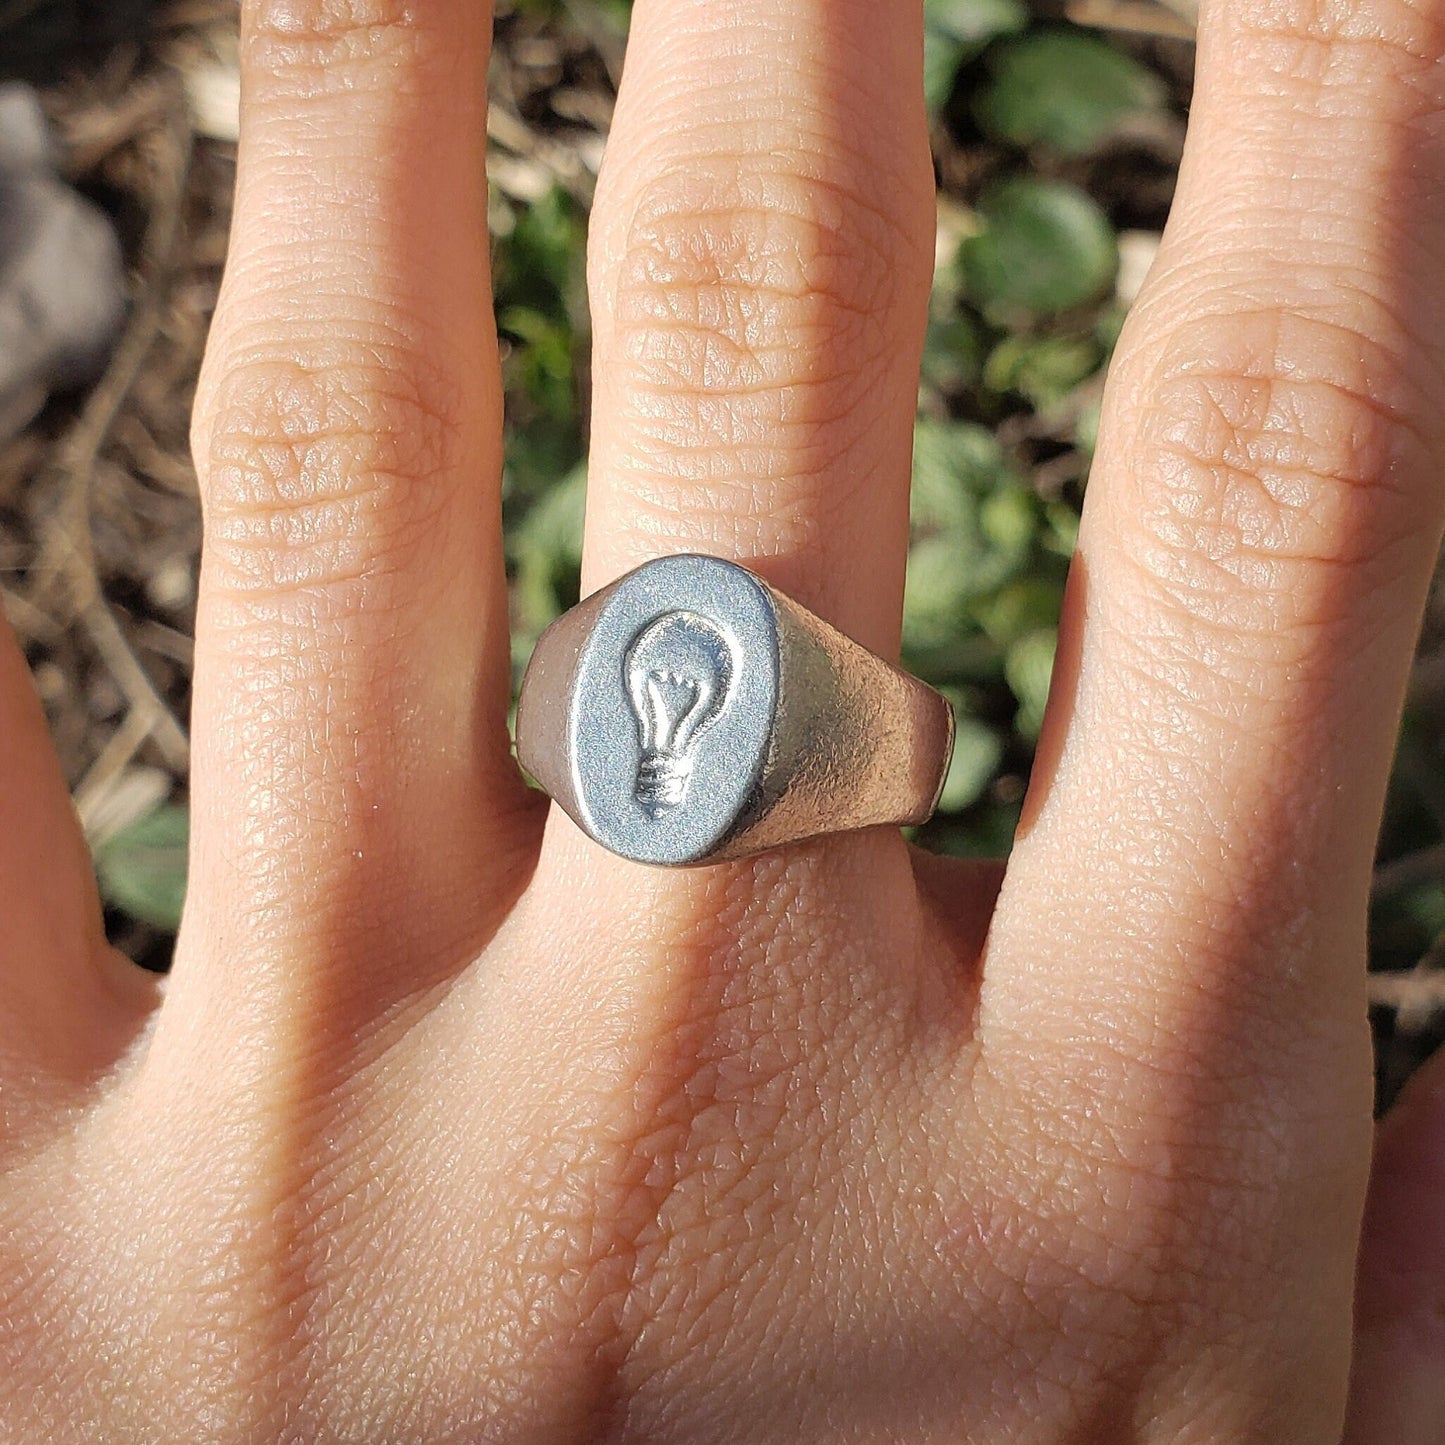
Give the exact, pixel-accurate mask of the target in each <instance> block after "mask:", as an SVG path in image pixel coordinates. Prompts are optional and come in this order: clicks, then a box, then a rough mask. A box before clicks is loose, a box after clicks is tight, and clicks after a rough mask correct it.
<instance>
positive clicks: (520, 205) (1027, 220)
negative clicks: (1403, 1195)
mask: <svg viewBox="0 0 1445 1445" xmlns="http://www.w3.org/2000/svg"><path fill="white" fill-rule="evenodd" d="M629 11H630V6H629V3H628V0H508V3H506V4H504V6H503V7H502V9H501V10H499V14H502V13H503V12H505V13H506V14H507V15H509V16H511V17H512V18H513V20H515V21H519V22H521V24H522V26H523V32H522V33H523V35H524V39H525V38H526V37H530V38H531V40H533V41H535V39H536V37H537V36H538V35H539V34H543V33H550V34H552V35H553V36H554V37H560V38H561V42H562V43H559V44H557V45H555V46H554V47H553V49H554V51H555V52H557V53H561V54H564V55H569V56H572V57H574V58H575V56H576V55H577V54H579V53H582V52H584V51H587V50H588V48H589V47H596V46H598V45H600V46H602V47H603V48H605V47H606V46H607V45H608V44H612V45H614V46H617V47H619V53H620V39H621V37H622V36H623V35H624V33H625V28H626V23H627V17H628V14H629ZM506 42H507V36H506V35H505V34H504V35H503V36H502V47H501V51H500V52H499V53H500V55H501V59H502V63H503V64H504V65H505V64H508V63H510V62H509V61H508V59H507V55H506ZM615 61H616V54H614V55H613V57H612V62H611V69H610V70H609V69H607V68H605V67H603V66H601V65H600V64H597V63H595V53H594V63H593V64H592V67H591V70H590V72H588V73H579V71H578V69H577V66H576V64H575V59H574V60H572V61H568V62H567V63H565V64H564V63H560V62H558V63H556V65H555V69H556V72H557V78H556V79H555V80H553V81H546V80H535V81H530V82H528V84H529V86H530V87H531V88H530V89H527V91H526V95H525V96H524V97H522V98H521V99H520V100H519V101H518V104H519V107H520V108H519V112H518V114H519V115H520V116H521V117H522V119H523V121H524V122H525V125H526V126H536V127H538V128H539V133H543V134H546V133H548V132H549V131H550V132H552V133H553V135H554V137H555V136H557V135H560V136H562V137H563V141H562V142H561V143H563V144H565V136H566V126H567V125H569V124H572V123H573V122H571V121H568V120H567V119H566V116H565V115H561V112H560V111H558V110H553V109H549V104H550V102H549V101H548V99H547V94H546V87H547V86H548V85H551V86H552V87H553V88H554V89H555V90H556V93H557V95H558V96H559V97H566V96H568V95H569V94H570V96H571V100H569V101H567V102H566V103H565V104H564V105H563V106H562V109H563V110H567V107H568V106H569V105H570V107H571V109H570V110H568V111H567V113H568V114H575V113H576V99H575V97H576V93H577V90H578V87H579V86H581V87H585V86H587V85H591V86H593V87H594V88H596V87H598V86H601V87H602V88H603V89H605V88H606V87H607V86H609V85H610V79H608V78H607V77H608V76H611V75H615ZM569 66H571V68H570V69H569ZM542 69H543V70H545V67H543V68H542ZM514 71H515V74H514V77H513V78H514V79H515V75H520V74H522V73H523V72H527V64H524V63H521V62H519V63H518V64H517V66H516V67H515V68H514ZM533 71H536V73H537V74H540V73H541V71H537V68H536V67H535V66H534V67H533ZM527 73H528V74H531V73H532V72H527ZM925 86H926V97H927V101H928V105H929V109H930V114H931V118H932V128H933V138H934V146H935V159H936V163H937V166H938V170H939V175H940V180H941V185H940V203H941V221H940V228H939V264H938V267H937V271H936V276H935V283H934V288H933V295H932V299H931V302H930V307H929V320H928V330H927V335H926V341H925V348H924V354H923V366H922V377H921V384H920V389H919V401H918V405H919V415H918V422H917V428H916V445H915V460H914V478H913V481H914V487H913V499H912V512H911V542H910V553H909V566H908V573H907V584H906V593H905V598H904V617H903V653H904V662H905V664H906V665H907V666H908V667H910V668H911V669H913V670H914V671H916V672H917V673H919V674H920V675H921V676H923V677H924V678H926V679H927V680H929V681H930V682H932V683H933V684H934V685H936V686H937V687H939V688H940V689H941V690H942V691H943V692H944V693H945V694H946V695H947V696H948V697H949V698H950V700H951V701H952V702H953V704H954V707H955V709H956V712H957V719H958V733H957V745H956V747H955V751H954V756H953V761H952V765H951V767H950V769H949V773H948V777H947V779H946V781H945V784H944V788H943V794H942V799H941V804H940V809H939V812H938V815H937V816H936V817H935V818H934V819H933V821H932V822H930V823H929V824H927V825H926V826H925V827H924V828H922V829H920V830H919V833H918V836H919V839H920V841H922V842H924V843H925V844H927V845H928V846H930V847H933V848H937V849H940V850H943V851H947V852H951V853H956V854H965V855H997V854H1001V853H1003V852H1006V851H1007V849H1008V847H1009V846H1010V843H1011V840H1012V836H1013V832H1014V829H1015V826H1016V824H1017V821H1018V816H1019V808H1020V804H1021V801H1022V797H1023V793H1024V787H1025V784H1026V781H1027V777H1028V771H1029V767H1030V765H1031V762H1032V757H1033V747H1034V742H1035V740H1036V738H1037V736H1038V731H1039V727H1040V723H1041V720H1042V715H1043V708H1044V703H1045V699H1046V698H1047V695H1048V687H1049V679H1050V672H1051V668H1052V664H1053V658H1054V651H1055V645H1056V639H1057V631H1058V620H1059V610H1060V606H1061V602H1062V598H1063V590H1064V581H1065V575H1066V572H1067V568H1068V562H1069V558H1070V555H1071V553H1072V551H1073V547H1074V542H1075V538H1076V536H1077V533H1078V526H1079V515H1080V508H1081V505H1082V501H1083V493H1084V487H1085V483H1086V479H1087V473H1088V466H1089V461H1090V458H1091V457H1092V454H1093V449H1094V440H1095V436H1096V433H1097V428H1098V418H1099V399H1100V391H1101V382H1102V376H1103V372H1104V368H1105V367H1106V365H1107V363H1108V360H1109V356H1110V353H1111V351H1112V349H1113V346H1114V343H1115V340H1116V338H1117V337H1118V334H1119V329H1120V326H1121V324H1122V321H1123V317H1124V313H1125V305H1124V301H1123V300H1121V299H1120V298H1118V297H1116V295H1115V281H1116V273H1117V270H1118V256H1119V248H1118V228H1119V227H1121V226H1124V227H1128V228H1132V229H1136V230H1137V229H1143V230H1144V231H1146V232H1157V231H1158V230H1159V229H1160V228H1161V227H1162V224H1163V219H1164V214H1165V211H1166V210H1167V206H1168V202H1169V196H1170V193H1171V188H1172V175H1173V167H1174V164H1175V162H1176V160H1177V153H1178V143H1179V138H1180V135H1181V133H1182V111H1183V108H1184V105H1185V104H1186V103H1187V97H1188V64H1187V57H1186V59H1185V61H1184V62H1183V63H1182V64H1180V65H1178V66H1177V67H1176V68H1175V69H1174V70H1173V71H1171V70H1170V68H1169V66H1168V65H1167V64H1165V63H1164V61H1163V59H1162V52H1159V51H1157V50H1152V49H1151V48H1150V47H1149V46H1148V45H1146V44H1144V43H1140V42H1133V41H1118V42H1116V40H1115V39H1114V38H1105V37H1103V36H1102V35H1100V34H1097V33H1093V32H1089V31H1085V30H1082V29H1078V28H1076V27H1070V26H1066V25H1061V24H1057V23H1053V22H1052V21H1047V22H1046V21H1040V20H1039V19H1037V18H1035V17H1034V16H1033V14H1032V12H1031V10H1030V9H1029V7H1028V5H1027V4H1026V3H1024V0H925ZM568 87H571V90H570V92H569V90H568ZM600 100H601V105H602V113H603V114H605V111H606V108H607V105H608V104H609V103H610V101H609V97H608V96H606V95H601V96H600ZM559 116H560V119H559ZM1161 136H1162V137H1163V140H1162V142H1161V140H1160V137H1161ZM581 194H585V187H584V188H579V187H577V186H573V187H571V189H564V188H563V186H562V185H560V184H559V185H558V186H556V187H555V188H553V189H551V190H545V191H538V192H537V193H536V194H530V195H528V196H527V198H526V199H518V196H517V194H516V193H515V190H508V191H503V190H501V189H498V188H495V187H494V189H493V193H492V197H491V219H492V225H493V232H494V256H493V268H494V284H495V294H496V313H497V324H498V329H499V332H500V336H501V342H502V373H503V383H504V386H505V391H506V417H507V430H506V469H505V477H504V487H503V508H504V524H505V533H506V548H507V565H508V569H509V577H510V581H511V597H512V622H513V662H514V673H515V675H516V676H517V677H518V678H520V675H521V670H522V668H523V667H524V665H525V662H526V659H527V656H528V655H529V653H530V651H531V648H532V645H533V643H534V642H535V640H536V638H537V636H538V634H539V633H540V632H541V630H542V629H543V628H544V627H546V626H547V624H548V623H549V622H550V621H551V620H552V619H553V618H555V617H556V616H557V615H558V614H559V613H560V612H561V611H563V610H564V609H565V608H567V607H568V606H570V605H571V604H572V603H574V602H575V601H576V600H577V597H578V590H579V581H578V579H579V570H580V563H581V538H582V519H583V510H584V504H585V493H586V462H585V456H586V433H587V426H588V415H587V405H588V391H589V364H590V359H589V351H590V325H589V319H588V314H587V303H586V294H585V284H584V263H583V254H584V243H585V234H586V225H587V217H586V213H585V207H584V205H583V204H582V203H581V202H580V201H579V200H578V199H577V196H578V195H581ZM1146 239H1147V238H1146ZM1437 611H1439V612H1440V613H1441V617H1440V619H1439V623H1438V626H1437V629H1436V630H1437V633H1438V634H1439V635H1438V637H1437V639H1436V644H1435V645H1436V646H1437V648H1438V649H1440V650H1441V655H1442V656H1445V605H1442V606H1441V607H1439V608H1437ZM1429 626H1430V624H1429V623H1428V622H1427V632H1428V628H1429ZM1432 706H1433V707H1434V711H1433V713H1431V712H1428V711H1427V712H1421V711H1419V710H1418V708H1417V709H1415V710H1412V711H1410V712H1407V716H1406V723H1405V728H1404V731H1403V733H1402V737H1401V744H1400V753H1399V758H1398V760H1397V766H1396V769H1395V774H1394V778H1393V780H1392V784H1391V789H1390V796H1389V801H1388V804H1387V808H1386V816H1385V826H1384V832H1383V835H1382V843H1381V857H1382V858H1384V859H1386V860H1387V865H1386V867H1385V868H1384V869H1383V870H1382V872H1381V874H1380V875H1379V878H1378V879H1377V887H1376V896H1375V898H1374V901H1373V907H1372V915H1371V948H1372V956H1373V959H1374V962H1375V965H1376V966H1377V967H1384V968H1394V969H1404V968H1409V967H1411V966H1412V965H1414V964H1415V962H1416V961H1417V960H1418V959H1419V958H1420V957H1421V955H1422V953H1424V952H1425V951H1426V950H1427V949H1428V948H1429V947H1431V945H1432V944H1434V943H1435V941H1436V940H1437V939H1438V938H1439V937H1440V935H1441V932H1442V929H1445V884H1442V883H1441V882H1440V878H1439V872H1440V870H1439V869H1438V868H1435V869H1433V870H1431V869H1429V868H1426V869H1421V868H1419V867H1418V866H1415V865H1416V864H1418V861H1419V860H1420V859H1421V858H1424V857H1426V856H1427V855H1429V854H1430V853H1431V852H1432V850H1438V849H1439V847H1440V844H1441V840H1442V839H1445V787H1442V785H1441V782H1440V780H1441V779H1442V778H1445V750H1442V745H1441V743H1440V741H1439V737H1440V728H1439V726H1438V719H1439V715H1440V711H1441V706H1442V704H1432ZM1391 859H1397V860H1399V859H1403V860H1404V863H1405V865H1407V866H1405V867H1403V868H1395V869H1393V870H1392V868H1391V867H1390V866H1389V863H1388V860H1391ZM97 867H98V872H99V875H100V879H101V886H102V890H103V893H104V896H105V898H106V901H107V903H108V904H110V905H111V906H113V907H115V908H118V909H120V910H123V911H125V912H127V913H129V914H130V915H132V916H133V917H136V918H140V919H143V920H146V921H147V922H149V923H151V924H153V925H155V926H157V927H161V928H172V927H174V925H175V921H176V919H177V918H178V916H179V909H180V903H181V898H182V895H183V892H184V886H185V815H184V812H183V811H182V810H179V809H176V808H173V807H165V808H162V809H160V810H159V811H157V812H155V813H152V814H150V815H148V816H147V817H145V818H143V819H142V820H141V821H140V822H138V823H135V824H133V825H131V826H130V827H128V828H126V829H125V830H123V831H122V832H121V833H119V834H117V835H116V836H114V837H112V838H110V839H109V840H108V841H107V842H105V843H103V844H102V845H101V846H100V847H99V848H98V849H97ZM1376 1023H1377V1025H1378V1026H1379V1027H1380V1028H1381V1029H1383V1030H1388V1029H1389V1028H1391V1027H1393V1024H1392V1023H1391V1022H1390V1021H1389V1019H1388V1018H1387V1017H1386V1016H1385V1015H1384V1014H1381V1013H1378V1012H1377V1015H1376ZM1399 1052H1400V1051H1399V1050H1396V1051H1395V1053H1396V1054H1397V1055H1398V1054H1399ZM1395 1082H1398V1080H1395V1079H1392V1078H1391V1077H1388V1076H1387V1073H1382V1085H1383V1087H1382V1093H1383V1095H1385V1096H1387V1095H1388V1094H1389V1092H1390V1091H1391V1089H1392V1088H1393V1086H1394V1083H1395Z"/></svg>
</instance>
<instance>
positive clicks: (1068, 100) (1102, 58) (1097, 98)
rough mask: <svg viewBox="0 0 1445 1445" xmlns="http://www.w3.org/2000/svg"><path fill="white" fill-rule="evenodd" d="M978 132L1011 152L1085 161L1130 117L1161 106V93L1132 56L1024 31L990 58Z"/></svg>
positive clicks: (1073, 37)
mask: <svg viewBox="0 0 1445 1445" xmlns="http://www.w3.org/2000/svg"><path fill="white" fill-rule="evenodd" d="M988 72H989V75H988V80H987V82H986V83H985V84H984V85H983V86H982V87H981V88H980V89H979V91H978V95H977V98H976V100H975V102H974V106H975V111H976V113H977V115H978V119H979V124H980V125H981V126H982V127H983V129H984V130H985V131H986V132H987V133H989V134H990V135H994V136H997V137H998V138H999V139H1000V140H1005V141H1009V142H1011V143H1012V144H1014V145H1019V146H1031V145H1035V144H1040V145H1044V146H1050V147H1052V148H1053V149H1054V150H1055V151H1057V152H1059V153H1060V154H1062V155H1085V154H1087V153H1088V152H1089V151H1091V150H1093V149H1094V148H1095V147H1096V146H1098V145H1099V144H1100V142H1102V141H1103V140H1105V139H1106V138H1107V137H1108V136H1109V135H1110V134H1111V133H1112V132H1114V131H1115V130H1116V129H1117V128H1118V127H1119V126H1120V125H1122V124H1123V123H1124V122H1126V121H1127V120H1129V118H1130V117H1131V116H1135V115H1138V114H1140V113H1145V112H1150V111H1157V110H1159V109H1161V108H1162V107H1163V105H1164V96H1165V91H1164V85H1163V82H1162V81H1161V80H1160V79H1159V77H1158V76H1157V75H1154V74H1153V73H1152V72H1151V71H1150V70H1148V69H1147V68H1146V67H1145V66H1143V65H1141V64H1140V63H1139V62H1138V61H1137V60H1135V59H1134V58H1133V57H1132V56H1129V55H1126V54H1124V53H1123V52H1122V51H1121V50H1118V49H1117V48H1116V47H1114V46H1112V45H1109V44H1108V43H1106V42H1105V41H1104V40H1101V39H1100V38H1099V37H1098V36H1095V35H1089V34H1085V33H1084V32H1082V31H1078V30H1064V29H1053V28H1049V29H1040V30H1033V31H1030V32H1029V33H1028V34H1027V35H1022V36H1020V37H1019V38H1018V39H1017V40H1015V41H1011V42H1010V43H1008V44H1006V45H999V46H996V47H995V48H994V49H993V51H992V52H991V53H990V56H989V63H988Z"/></svg>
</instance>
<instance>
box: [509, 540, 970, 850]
mask: <svg viewBox="0 0 1445 1445" xmlns="http://www.w3.org/2000/svg"><path fill="white" fill-rule="evenodd" d="M952 751H953V711H952V709H951V708H950V707H949V705H948V703H947V701H945V699H944V698H942V697H940V696H939V694H938V693H936V692H934V690H933V689H932V688H931V687H928V686H927V685H926V684H924V683H922V682H920V681H919V680H918V679H917V678H916V677H910V676H909V675H908V674H907V673H906V672H902V671H900V670H899V669H898V668H896V667H894V666H892V665H891V664H890V663H887V662H885V661H884V660H883V659H882V658H881V657H878V656H875V654H873V653H871V652H869V651H868V650H867V649H866V648H864V647H861V646H860V645H859V644H858V643H856V642H853V641H852V640H850V639H849V638H847V637H844V636H843V634H842V633H841V632H838V631H837V630H836V629H835V628H832V627H830V626H829V625H828V624H827V623H826V622H824V621H823V620H822V619H821V618H818V617H815V616H814V615H813V614H812V613H811V612H809V611H808V610H807V609H806V608H804V607H801V606H799V604H798V603H796V602H794V601H793V600H792V598H790V597H787V596H785V595H784V594H783V593H781V592H779V591H777V590H776V589H775V588H773V587H770V586H768V584H767V583H766V582H764V581H763V580H762V578H760V577H758V576H756V575H755V574H754V573H752V572H750V571H749V570H748V569H747V568H746V567H740V566H739V565H738V564H737V563H735V562H726V561H723V560H722V559H721V558H719V557H701V556H694V555H682V556H673V557H662V558H659V559H658V560H656V561H654V562H648V563H645V564H644V565H643V566H641V567H639V568H637V570H636V571H634V572H629V573H628V574H627V576H625V577H623V578H621V579H620V580H619V581H617V582H614V583H613V584H612V585H611V586H610V587H604V588H602V590H601V591H599V592H595V593H593V594H592V596H590V597H588V598H586V599H585V600H584V601H582V602H580V603H579V604H578V605H577V606H576V607H574V608H572V609H571V611H569V612H567V613H566V614H564V615H563V616H562V617H559V618H558V619H557V621H556V622H554V623H553V624H552V625H551V626H550V627H549V628H548V629H547V630H546V631H545V632H544V633H543V634H542V636H541V638H540V639H539V640H538V642H537V646H536V650H535V651H534V652H533V654H532V660H531V662H530V663H529V664H528V666H527V672H526V676H525V677H524V678H523V680H522V693H521V698H520V700H519V701H518V704H517V758H518V761H519V762H520V763H521V764H522V766H523V767H524V768H525V769H526V770H527V771H528V772H529V773H531V775H532V776H533V777H534V778H536V780H537V781H538V782H539V783H540V784H541V785H542V787H543V788H545V789H546V791H547V792H548V793H549V794H551V796H552V797H553V798H554V799H555V800H556V801H557V802H558V803H559V804H560V805H561V806H562V807H563V808H564V809H565V810H566V812H567V814H568V816H569V817H571V818H572V820H573V821H574V822H575V823H576V824H577V825H578V826H579V827H580V828H582V829H583V831H585V832H586V833H587V834H588V836H589V837H591V838H593V839H594V840H595V841H596V842H598V843H600V844H602V846H603V847H604V848H609V849H611V850H612V852H614V853H619V854H621V855H622V856H623V857H624V858H631V859H633V860H635V861H637V862H639V863H655V864H663V865H669V866H678V865H686V864H700V863H717V862H721V861H723V860H724V859H727V858H740V857H744V856H746V855H747V854H750V853H759V852H762V851H763V850H764V849H767V848H775V847H778V846H779V845H780V844H783V843H791V842H795V841H797V840H798V839H801V838H811V837H815V836H817V835H818V834H821V833H836V832H842V831H844V830H847V829H851V828H867V827H871V826H874V825H877V824H882V823H892V824H908V823H921V822H923V821H924V820H925V819H926V818H928V817H929V816H930V815H931V814H932V812H933V810H934V808H935V807H936V806H937V803H938V794H939V791H940V790H941V789H942V787H943V779H944V774H945V773H946V772H947V770H948V760H949V755H950V754H951V752H952Z"/></svg>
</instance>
